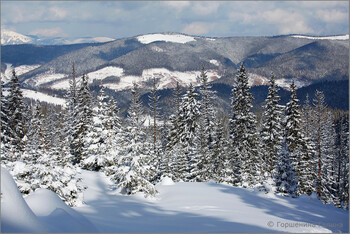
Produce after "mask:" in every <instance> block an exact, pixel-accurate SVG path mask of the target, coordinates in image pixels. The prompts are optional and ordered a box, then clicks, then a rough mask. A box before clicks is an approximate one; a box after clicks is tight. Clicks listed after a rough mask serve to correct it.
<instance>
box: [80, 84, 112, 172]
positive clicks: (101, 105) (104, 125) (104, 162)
mask: <svg viewBox="0 0 350 234" xmlns="http://www.w3.org/2000/svg"><path fill="white" fill-rule="evenodd" d="M106 101H107V96H106V95H105V92H104V87H103V85H102V84H101V85H100V92H99V95H98V96H97V106H95V107H94V108H93V117H92V124H91V128H90V131H89V132H88V133H87V135H86V144H87V145H86V150H87V153H86V155H87V156H86V158H85V159H84V160H83V161H82V163H81V164H82V166H83V168H87V169H89V170H94V171H99V170H100V169H101V168H103V167H105V166H110V165H112V164H113V157H112V156H111V155H110V152H109V149H108V119H107V102H106Z"/></svg>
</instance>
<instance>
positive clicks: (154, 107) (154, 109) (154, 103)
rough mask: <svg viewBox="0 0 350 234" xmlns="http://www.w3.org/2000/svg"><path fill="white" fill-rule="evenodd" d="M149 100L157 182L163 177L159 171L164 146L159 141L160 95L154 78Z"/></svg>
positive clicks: (153, 164) (153, 162) (153, 163)
mask: <svg viewBox="0 0 350 234" xmlns="http://www.w3.org/2000/svg"><path fill="white" fill-rule="evenodd" d="M148 98H149V102H150V104H149V106H150V109H151V115H152V118H153V123H152V126H151V127H152V138H153V139H152V144H153V150H152V153H151V154H152V155H153V157H152V159H153V161H150V164H151V165H152V166H153V167H154V168H155V170H156V171H157V175H156V178H155V179H156V180H159V179H160V177H161V172H160V170H159V168H160V165H161V162H162V158H161V157H162V145H161V141H160V139H159V127H158V119H159V116H158V115H159V114H158V113H159V107H158V103H159V98H160V97H159V95H158V85H157V80H156V78H155V77H153V83H152V90H151V94H150V95H149V96H148Z"/></svg>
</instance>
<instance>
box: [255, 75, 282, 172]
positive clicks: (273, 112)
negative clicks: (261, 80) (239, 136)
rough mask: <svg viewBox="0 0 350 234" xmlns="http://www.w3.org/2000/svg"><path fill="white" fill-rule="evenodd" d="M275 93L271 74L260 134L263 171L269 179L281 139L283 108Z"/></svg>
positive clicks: (275, 89)
mask: <svg viewBox="0 0 350 234" xmlns="http://www.w3.org/2000/svg"><path fill="white" fill-rule="evenodd" d="M277 92H278V88H277V86H276V83H275V76H274V75H273V74H272V75H271V78H270V87H269V92H268V94H267V98H266V100H265V106H264V113H263V116H262V129H261V133H260V138H261V144H262V146H261V150H262V153H263V159H264V166H265V171H266V172H267V173H268V175H267V176H270V177H271V178H272V177H273V175H272V171H273V169H274V168H275V166H276V163H277V156H278V154H279V151H280V149H281V145H282V139H283V118H282V117H283V113H282V110H283V109H282V108H283V107H282V106H280V105H279V104H278V102H279V100H280V97H279V96H278V94H277Z"/></svg>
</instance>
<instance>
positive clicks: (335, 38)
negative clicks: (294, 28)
mask: <svg viewBox="0 0 350 234" xmlns="http://www.w3.org/2000/svg"><path fill="white" fill-rule="evenodd" d="M292 37H295V38H305V39H310V40H349V34H345V35H338V36H323V37H322V36H320V37H310V36H303V35H294V36H292Z"/></svg>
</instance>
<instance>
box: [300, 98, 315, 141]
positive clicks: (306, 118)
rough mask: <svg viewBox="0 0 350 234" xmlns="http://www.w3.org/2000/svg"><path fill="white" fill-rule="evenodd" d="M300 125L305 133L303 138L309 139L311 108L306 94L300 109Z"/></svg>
mask: <svg viewBox="0 0 350 234" xmlns="http://www.w3.org/2000/svg"><path fill="white" fill-rule="evenodd" d="M301 119H302V122H301V125H302V128H303V132H304V133H305V134H304V135H305V137H307V138H310V137H311V128H312V126H311V125H312V106H311V104H310V97H309V94H306V100H305V104H304V106H303V107H302V111H301Z"/></svg>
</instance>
